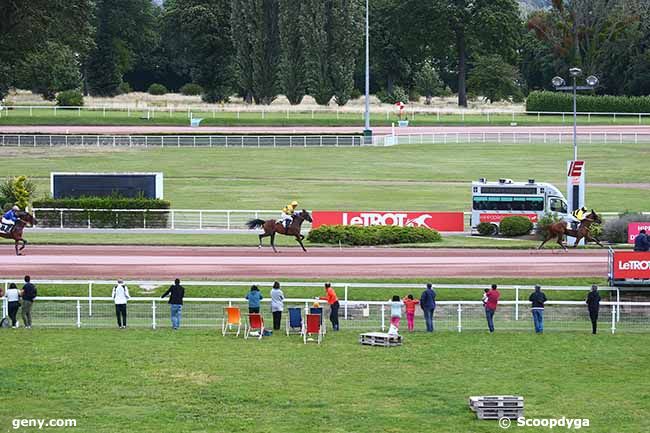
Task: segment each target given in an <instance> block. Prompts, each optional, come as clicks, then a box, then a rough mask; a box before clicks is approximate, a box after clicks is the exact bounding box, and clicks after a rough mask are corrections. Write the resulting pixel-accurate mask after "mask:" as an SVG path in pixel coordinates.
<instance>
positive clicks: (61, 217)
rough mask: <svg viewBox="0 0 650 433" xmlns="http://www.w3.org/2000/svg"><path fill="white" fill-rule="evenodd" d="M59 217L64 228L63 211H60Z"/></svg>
mask: <svg viewBox="0 0 650 433" xmlns="http://www.w3.org/2000/svg"><path fill="white" fill-rule="evenodd" d="M59 219H60V221H61V228H63V211H59Z"/></svg>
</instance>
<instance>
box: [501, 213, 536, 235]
mask: <svg viewBox="0 0 650 433" xmlns="http://www.w3.org/2000/svg"><path fill="white" fill-rule="evenodd" d="M532 229H533V223H532V222H530V220H529V219H528V218H526V217H524V216H509V217H505V218H503V219H502V220H501V222H500V223H499V232H500V233H501V234H502V235H504V236H524V235H527V234H528V233H530V231H531V230H532Z"/></svg>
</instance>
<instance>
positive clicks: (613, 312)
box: [612, 305, 616, 334]
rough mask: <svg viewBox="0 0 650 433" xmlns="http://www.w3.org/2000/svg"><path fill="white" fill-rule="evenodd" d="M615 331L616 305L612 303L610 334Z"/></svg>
mask: <svg viewBox="0 0 650 433" xmlns="http://www.w3.org/2000/svg"><path fill="white" fill-rule="evenodd" d="M615 332H616V305H612V334H613V333H615Z"/></svg>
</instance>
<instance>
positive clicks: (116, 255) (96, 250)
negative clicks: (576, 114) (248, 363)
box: [0, 245, 607, 279]
mask: <svg viewBox="0 0 650 433" xmlns="http://www.w3.org/2000/svg"><path fill="white" fill-rule="evenodd" d="M3 251H4V252H3V257H2V262H3V264H2V272H1V274H0V277H4V278H16V277H21V276H23V275H25V274H30V275H32V276H34V277H37V278H88V279H90V278H102V279H114V278H120V277H121V278H130V279H135V278H140V279H165V278H175V277H181V278H195V279H199V278H206V279H207V278H247V279H249V278H258V277H277V278H281V277H284V278H290V277H293V278H324V279H328V278H341V277H346V278H355V277H357V278H400V277H401V278H408V277H431V278H435V277H572V276H575V277H578V276H594V277H600V278H603V277H605V276H606V274H607V251H606V250H575V251H569V252H568V253H565V252H559V251H553V250H545V251H536V250H484V249H481V250H471V249H434V250H432V249H405V248H404V249H402V248H392V249H387V248H348V249H343V250H339V249H336V248H312V249H310V250H309V251H308V252H307V253H303V252H302V251H299V250H298V249H296V248H286V247H285V248H282V249H281V251H282V252H281V253H279V254H275V253H273V252H272V251H271V250H270V249H268V248H266V249H262V250H258V249H257V248H212V247H209V248H208V247H144V246H143V247H135V246H28V248H27V249H26V250H25V252H26V255H25V256H21V257H16V256H12V255H9V254H11V253H12V252H13V248H11V247H10V246H9V245H6V246H4V248H3Z"/></svg>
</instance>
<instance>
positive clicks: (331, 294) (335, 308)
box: [319, 283, 339, 331]
mask: <svg viewBox="0 0 650 433" xmlns="http://www.w3.org/2000/svg"><path fill="white" fill-rule="evenodd" d="M325 293H326V294H327V296H321V297H320V298H319V299H321V300H323V301H327V303H328V304H329V306H330V322H332V329H334V330H335V331H338V330H339V298H338V297H337V296H336V292H335V291H334V289H332V284H331V283H325Z"/></svg>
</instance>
